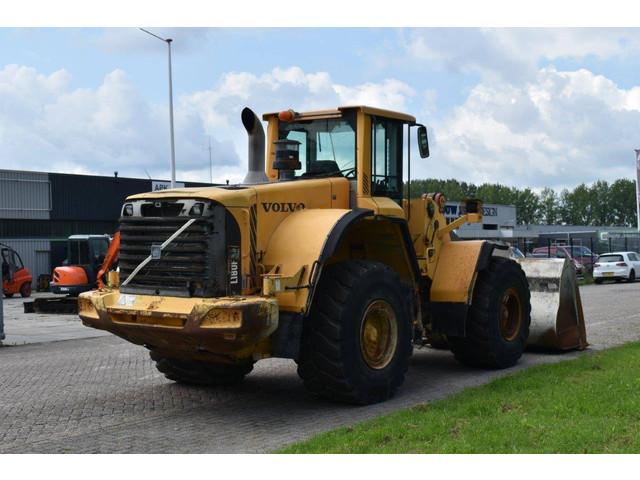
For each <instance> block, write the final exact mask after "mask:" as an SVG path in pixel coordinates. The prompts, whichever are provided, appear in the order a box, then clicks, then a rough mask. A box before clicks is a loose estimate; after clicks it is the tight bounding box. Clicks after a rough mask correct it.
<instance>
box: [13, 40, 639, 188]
mask: <svg viewBox="0 0 640 480" xmlns="http://www.w3.org/2000/svg"><path fill="white" fill-rule="evenodd" d="M153 31H154V32H156V33H158V34H160V35H164V36H170V37H172V38H173V39H174V44H173V45H174V49H173V66H174V96H175V105H176V142H177V143H176V158H177V164H178V177H179V178H182V179H190V180H208V177H209V165H208V163H209V157H208V151H207V149H206V145H207V141H208V137H209V136H210V137H211V141H212V145H213V152H212V156H213V162H214V165H215V166H214V177H215V178H214V181H215V180H218V181H220V180H224V179H227V178H230V179H231V180H232V181H235V180H240V179H241V178H242V176H243V172H244V170H245V164H246V138H245V136H244V135H245V134H244V131H243V129H242V126H241V124H240V121H239V112H240V110H241V108H242V107H243V106H245V105H247V106H250V107H252V108H254V109H255V110H256V111H257V112H262V111H266V110H279V109H282V108H289V107H292V108H295V109H296V110H305V109H309V108H323V107H325V108H326V107H334V106H337V105H338V104H345V103H351V104H352V103H368V104H374V105H376V106H380V107H385V108H391V109H397V110H404V111H407V112H408V113H412V114H414V115H416V116H417V117H418V118H419V120H421V121H423V122H424V123H426V124H427V125H428V126H429V129H430V139H431V142H432V147H433V148H432V157H431V158H430V159H428V161H426V162H421V163H420V162H417V163H416V165H415V167H412V173H416V174H417V175H418V176H421V177H427V176H432V177H440V178H451V177H455V178H459V179H461V180H466V181H474V182H476V183H481V182H484V181H500V182H503V183H507V184H510V185H519V186H530V187H533V188H536V189H540V188H542V187H545V186H552V187H555V188H562V187H565V186H573V185H575V184H577V183H580V182H592V181H594V180H596V179H598V178H604V179H607V180H614V179H616V178H619V177H629V178H632V177H633V175H634V170H633V164H634V158H633V149H634V148H640V79H639V78H638V76H637V72H638V71H640V29H626V30H623V29H445V28H427V29H399V28H378V29H374V28H349V29H340V28H331V29H328V28H300V29H275V28H274V29H255V28H213V29H198V28H182V29H179V28H178V29H168V28H157V29H153ZM0 42H1V44H2V45H3V48H2V49H0V151H2V152H3V155H1V156H0V168H20V169H27V170H46V171H49V170H51V171H64V172H88V173H99V174H111V173H112V172H113V170H118V171H119V172H120V175H121V176H146V172H149V173H150V174H151V175H152V176H154V177H167V176H168V175H169V172H168V163H169V161H168V158H169V148H168V113H167V78H166V47H165V45H163V44H162V43H161V42H160V41H158V40H156V39H153V38H152V37H149V36H147V35H145V34H144V33H142V32H140V31H138V30H136V29H132V28H116V29H104V28H89V29H87V28H46V29H45V28H31V29H15V28H0ZM413 158H416V157H415V156H414V157H413Z"/></svg>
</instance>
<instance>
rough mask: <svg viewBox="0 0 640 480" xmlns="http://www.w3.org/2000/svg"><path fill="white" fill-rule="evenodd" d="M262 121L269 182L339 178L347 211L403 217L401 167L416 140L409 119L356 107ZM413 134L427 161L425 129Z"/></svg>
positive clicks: (279, 115) (278, 115) (267, 116)
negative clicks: (347, 194)
mask: <svg viewBox="0 0 640 480" xmlns="http://www.w3.org/2000/svg"><path fill="white" fill-rule="evenodd" d="M263 118H264V120H267V121H268V130H267V148H268V150H267V162H266V166H265V171H266V174H267V177H268V179H269V180H270V181H290V180H301V179H310V178H329V177H343V178H346V179H347V180H348V181H349V183H350V190H351V198H352V201H351V208H356V207H359V208H373V209H374V210H375V211H376V212H380V213H385V214H391V215H394V216H402V215H403V214H402V208H401V205H402V199H403V195H404V193H405V192H404V188H403V187H404V177H403V164H405V163H406V164H407V165H409V161H410V158H409V156H410V154H407V152H408V151H409V150H410V148H413V146H412V145H411V142H410V141H408V140H407V139H408V138H411V137H413V138H414V139H415V138H416V134H415V133H413V132H415V130H416V129H415V128H414V127H416V126H417V125H418V124H416V119H415V118H414V117H412V116H410V115H406V114H403V113H398V112H393V111H389V110H382V109H378V108H371V107H365V106H357V107H340V108H338V109H336V110H323V111H317V112H305V113H299V112H295V111H293V110H286V111H282V112H279V113H267V114H265V115H264V117H263ZM417 130H418V132H417V140H418V147H419V151H420V156H422V157H425V156H428V142H427V136H426V129H425V128H424V127H423V126H421V125H420V126H419V128H418V129H417ZM414 142H415V140H414ZM414 145H415V144H414ZM407 147H409V148H407ZM405 156H406V158H405ZM408 168H409V170H408V172H410V166H409V167H408ZM376 199H378V200H376ZM394 205H395V206H394ZM379 207H381V208H382V211H381V210H380V208H379Z"/></svg>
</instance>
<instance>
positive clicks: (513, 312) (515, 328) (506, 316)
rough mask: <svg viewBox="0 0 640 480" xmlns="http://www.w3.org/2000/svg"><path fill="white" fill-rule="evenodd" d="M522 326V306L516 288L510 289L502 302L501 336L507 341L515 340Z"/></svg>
mask: <svg viewBox="0 0 640 480" xmlns="http://www.w3.org/2000/svg"><path fill="white" fill-rule="evenodd" d="M521 325H522V304H521V302H520V295H519V294H518V291H517V290H516V289H515V288H510V289H508V290H507V291H506V292H505V293H504V295H503V296H502V301H501V302H500V335H502V338H504V339H505V340H506V341H508V342H510V341H512V340H514V339H515V338H516V337H517V336H518V333H520V327H521Z"/></svg>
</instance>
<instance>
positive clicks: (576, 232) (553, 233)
mask: <svg viewBox="0 0 640 480" xmlns="http://www.w3.org/2000/svg"><path fill="white" fill-rule="evenodd" d="M459 209H460V204H458V203H456V202H447V204H446V206H445V217H446V218H447V222H449V221H452V220H454V219H455V218H457V217H458V216H459V215H460V210H459ZM456 233H457V235H458V236H459V237H460V238H463V239H467V240H469V239H487V240H500V241H503V242H506V243H509V244H512V245H515V246H517V247H518V248H520V250H522V251H523V252H525V253H526V252H529V251H531V250H532V249H533V248H535V247H545V246H548V245H576V246H578V245H583V246H585V247H588V248H589V249H590V250H592V251H593V252H594V253H604V252H611V251H627V250H630V251H636V252H640V235H639V234H638V230H636V229H635V228H631V227H610V226H593V225H534V224H529V225H518V224H517V217H516V207H515V206H514V205H497V204H485V205H483V219H482V223H468V224H465V225H463V226H462V227H460V228H459V229H458V230H457V232H456Z"/></svg>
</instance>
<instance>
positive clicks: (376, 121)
mask: <svg viewBox="0 0 640 480" xmlns="http://www.w3.org/2000/svg"><path fill="white" fill-rule="evenodd" d="M371 129H372V131H371V157H372V158H371V193H372V195H373V196H378V197H382V196H384V197H390V198H394V199H401V198H402V122H399V121H397V120H389V119H386V118H376V117H373V118H372V121H371Z"/></svg>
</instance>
